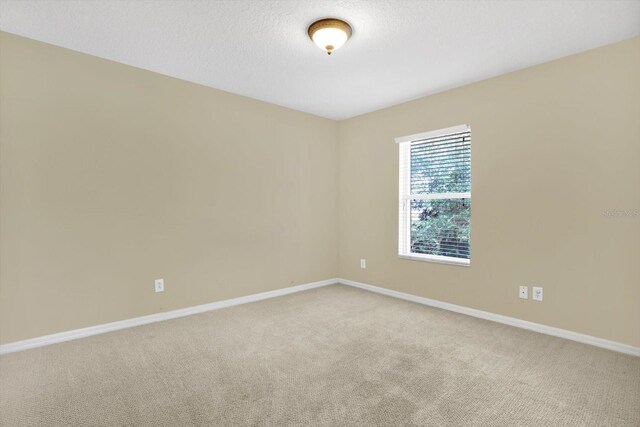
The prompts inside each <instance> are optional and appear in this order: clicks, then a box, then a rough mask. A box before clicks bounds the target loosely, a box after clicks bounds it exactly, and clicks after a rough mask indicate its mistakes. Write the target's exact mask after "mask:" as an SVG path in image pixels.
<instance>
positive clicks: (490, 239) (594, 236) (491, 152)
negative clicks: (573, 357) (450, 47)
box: [339, 38, 640, 346]
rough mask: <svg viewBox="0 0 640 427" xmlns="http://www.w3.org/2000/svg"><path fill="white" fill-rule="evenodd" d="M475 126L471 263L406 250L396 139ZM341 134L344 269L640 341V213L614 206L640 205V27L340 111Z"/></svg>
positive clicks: (371, 279)
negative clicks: (509, 69)
mask: <svg viewBox="0 0 640 427" xmlns="http://www.w3.org/2000/svg"><path fill="white" fill-rule="evenodd" d="M465 123H468V124H470V125H471V128H472V187H473V191H472V197H473V199H472V230H471V240H472V243H471V245H472V247H471V251H472V255H471V256H472V261H471V267H469V268H466V267H459V266H449V265H442V264H434V263H427V262H420V261H409V260H402V259H398V257H397V224H398V212H397V207H398V204H397V200H398V184H397V183H398V147H397V146H396V144H395V143H394V137H398V136H404V135H409V134H413V133H418V132H424V131H429V130H435V129H440V128H444V127H448V126H453V125H459V124H465ZM339 141H340V145H339V161H340V167H339V175H340V178H339V185H340V187H339V193H340V199H339V206H340V209H339V212H340V221H339V227H340V233H339V241H340V245H339V246H340V255H339V274H340V276H341V277H345V278H348V279H352V280H356V281H362V282H366V283H370V284H374V285H379V286H383V287H386V288H390V289H395V290H399V291H403V292H408V293H411V294H415V295H420V296H425V297H429V298H434V299H438V300H441V301H447V302H451V303H455V304H460V305H464V306H468V307H473V308H477V309H481V310H487V311H490V312H494V313H499V314H503V315H507V316H513V317H517V318H520V319H526V320H530V321H533V322H539V323H543V324H546V325H551V326H556V327H560V328H565V329H569V330H573V331H577V332H582V333H586V334H590V335H595V336H597V337H603V338H607V339H611V340H616V341H620V342H623V343H626V344H631V345H635V346H638V345H640V218H639V217H638V216H635V217H630V218H629V217H628V218H607V217H605V216H604V215H603V212H604V211H605V210H607V209H617V210H634V209H635V211H636V212H638V210H639V209H640V186H639V184H640V166H639V160H640V38H635V39H632V40H630V41H626V42H622V43H619V44H615V45H611V46H608V47H604V48H600V49H596V50H592V51H589V52H585V53H582V54H579V55H576V56H571V57H567V58H564V59H561V60H558V61H555V62H551V63H547V64H543V65H540V66H536V67H533V68H529V69H526V70H523V71H519V72H515V73H512V74H508V75H504V76H501V77H497V78H494V79H490V80H486V81H482V82H480V83H476V84H472V85H469V86H465V87H462V88H459V89H455V90H451V91H448V92H444V93H441V94H437V95H434V96H429V97H426V98H422V99H419V100H416V101H413V102H408V103H405V104H402V105H398V106H395V107H392V108H388V109H385V110H381V111H377V112H374V113H370V114H367V115H364V116H360V117H357V118H353V119H350V120H347V121H344V122H341V123H340V127H339ZM360 258H366V259H367V269H366V270H361V269H360V268H359V259H360ZM522 284H527V285H530V286H531V285H539V286H543V287H544V302H542V303H537V302H534V301H532V300H527V301H525V300H520V299H518V297H517V291H518V286H519V285H522ZM530 291H531V289H530Z"/></svg>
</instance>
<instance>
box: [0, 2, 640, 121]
mask: <svg viewBox="0 0 640 427" xmlns="http://www.w3.org/2000/svg"><path fill="white" fill-rule="evenodd" d="M324 17H338V18H342V19H345V20H346V21H348V22H350V23H351V24H352V26H353V29H354V34H353V37H352V39H351V40H350V41H349V42H347V44H346V45H345V46H343V47H342V49H340V50H339V51H337V52H336V53H335V54H334V55H332V56H330V57H329V56H327V55H326V54H325V53H323V52H322V51H321V50H320V49H319V48H317V47H316V46H315V45H314V44H313V43H312V42H311V41H310V40H309V38H308V37H307V34H306V30H307V26H308V25H309V24H310V23H311V22H313V21H314V20H316V19H318V18H324ZM0 29H2V30H3V31H8V32H11V33H15V34H19V35H23V36H26V37H30V38H33V39H36V40H42V41H45V42H48V43H52V44H55V45H58V46H63V47H66V48H70V49H74V50H77V51H80V52H85V53H89V54H92V55H96V56H99V57H103V58H107V59H111V60H114V61H118V62H122V63H125V64H129V65H133V66H136V67H140V68H144V69H147V70H151V71H155V72H158V73H162V74H166V75H169V76H173V77H178V78H181V79H184V80H189V81H193V82H197V83H200V84H203V85H207V86H211V87H214V88H218V89H222V90H225V91H229V92H233V93H237V94H241V95H245V96H249V97H252V98H256V99H260V100H264V101H268V102H271V103H274V104H278V105H283V106H286V107H290V108H293V109H296V110H301V111H306V112H309V113H313V114H317V115H320V116H324V117H328V118H332V119H344V118H348V117H352V116H355V115H358V114H362V113H366V112H369V111H372V110H377V109H380V108H383V107H386V106H390V105H393V104H397V103H400V102H403V101H407V100H410V99H414V98H417V97H420V96H424V95H428V94H431V93H435V92H440V91H443V90H445V89H449V88H452V87H456V86H460V85H463V84H467V83H471V82H474V81H478V80H482V79H485V78H488V77H492V76H496V75H499V74H503V73H506V72H510V71H513V70H517V69H521V68H524V67H528V66H531V65H534V64H538V63H542V62H546V61H550V60H553V59H556V58H559V57H562V56H566V55H570V54H573V53H576V52H580V51H583V50H586V49H590V48H594V47H597V46H602V45H606V44H609V43H613V42H616V41H620V40H623V39H626V38H630V37H633V36H636V35H638V34H640V1H638V0H635V1H616V0H609V1H472V0H469V1H398V0H396V1H391V0H389V1H375V0H369V1H347V0H325V1H316V0H308V1H275V0H270V1H269V0H263V1H260V0H254V1H251V0H234V1H213V0H211V1H187V0H182V1H175V0H164V1H158V0H153V1H151V0H130V1H126V0H93V1H87V0H82V1H76V0H73V1H66V0H58V1H41V0H31V1H15V0H0Z"/></svg>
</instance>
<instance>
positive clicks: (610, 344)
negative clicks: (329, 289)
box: [337, 279, 640, 356]
mask: <svg viewBox="0 0 640 427" xmlns="http://www.w3.org/2000/svg"><path fill="white" fill-rule="evenodd" d="M337 281H338V283H341V284H343V285H348V286H353V287H356V288H360V289H365V290H367V291H371V292H376V293H379V294H383V295H387V296H390V297H394V298H399V299H403V300H407V301H412V302H417V303H418V304H424V305H428V306H431V307H437V308H442V309H444V310H449V311H455V312H456V313H461V314H466V315H467V316H473V317H478V318H480V319H485V320H491V321H493V322H498V323H503V324H505V325H510V326H515V327H517V328H522V329H528V330H530V331H534V332H539V333H541V334H546V335H553V336H555V337H560V338H565V339H568V340H572V341H577V342H581V343H583V344H590V345H593V346H596V347H602V348H606V349H608V350H613V351H617V352H619V353H625V354H630V355H632V356H640V347H634V346H632V345H628V344H622V343H619V342H616V341H609V340H606V339H603V338H598V337H593V336H591V335H585V334H581V333H578V332H573V331H568V330H566V329H560V328H555V327H553V326H547V325H542V324H540V323H534V322H529V321H527V320H521V319H516V318H514V317H508V316H503V315H501V314H494V313H490V312H488V311H482V310H476V309H475V308H469V307H464V306H461V305H456V304H450V303H448V302H442V301H438V300H434V299H429V298H424V297H419V296H416V295H411V294H406V293H404V292H398V291H394V290H391V289H387V288H381V287H379V286H373V285H369V284H366V283H360V282H355V281H353V280H348V279H337Z"/></svg>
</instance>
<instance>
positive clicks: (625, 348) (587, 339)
mask: <svg viewBox="0 0 640 427" xmlns="http://www.w3.org/2000/svg"><path fill="white" fill-rule="evenodd" d="M334 283H341V284H343V285H348V286H353V287H356V288H360V289H364V290H367V291H371V292H376V293H379V294H383V295H387V296H390V297H394V298H399V299H403V300H407V301H412V302H416V303H419V304H424V305H428V306H431V307H437V308H442V309H444V310H449V311H454V312H456V313H461V314H466V315H468V316H473V317H477V318H480V319H485V320H491V321H493V322H498V323H503V324H505V325H510V326H515V327H517V328H522V329H528V330H530V331H534V332H539V333H542V334H547V335H553V336H556V337H560V338H565V339H568V340H572V341H577V342H581V343H584V344H590V345H593V346H596V347H602V348H606V349H608V350H613V351H617V352H620V353H625V354H630V355H632V356H640V347H634V346H631V345H628V344H622V343H619V342H615V341H610V340H606V339H603V338H598V337H593V336H591V335H585V334H581V333H578V332H573V331H568V330H566V329H560V328H555V327H552V326H547V325H542V324H540V323H534V322H529V321H527V320H521V319H516V318H514V317H508V316H503V315H500V314H494V313H490V312H488V311H482V310H476V309H475V308H469V307H464V306H461V305H456V304H450V303H447V302H442V301H438V300H434V299H430V298H425V297H419V296H416V295H411V294H407V293H404V292H399V291H394V290H391V289H387V288H381V287H379V286H373V285H369V284H366V283H360V282H355V281H353V280H348V279H327V280H321V281H319V282H312V283H306V284H304V285H297V286H291V287H288V288H282V289H276V290H275V291H268V292H262V293H259V294H253V295H247V296H244V297H239V298H232V299H228V300H224V301H217V302H212V303H209V304H202V305H196V306H193V307H187V308H182V309H179V310H173V311H165V312H162V313H156V314H150V315H148V316H142V317H134V318H133V319H126V320H120V321H117V322H112V323H105V324H102V325H96V326H90V327H88V328H82V329H75V330H72V331H66V332H60V333H58V334H52V335H45V336H42V337H37V338H32V339H28V340H24V341H16V342H12V343H8V344H3V345H0V355H2V354H8V353H14V352H17V351H22V350H28V349H30V348H35V347H42V346H45V345H49V344H56V343H61V342H64V341H70V340H75V339H78V338H84V337H89V336H92V335H98V334H103V333H105V332H111V331H117V330H120V329H126V328H131V327H134V326H140V325H146V324H149V323H154V322H160V321H162V320H169V319H175V318H178V317H184V316H189V315H191V314H197V313H203V312H205V311H212V310H218V309H221V308H226V307H232V306H234V305H240V304H246V303H250V302H255V301H260V300H264V299H268V298H275V297H279V296H282V295H288V294H292V293H294V292H300V291H306V290H308V289H313V288H319V287H321V286H327V285H332V284H334Z"/></svg>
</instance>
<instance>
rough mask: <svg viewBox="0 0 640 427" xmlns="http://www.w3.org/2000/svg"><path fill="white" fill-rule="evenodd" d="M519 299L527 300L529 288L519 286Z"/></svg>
mask: <svg viewBox="0 0 640 427" xmlns="http://www.w3.org/2000/svg"><path fill="white" fill-rule="evenodd" d="M520 298H522V299H528V298H529V287H528V286H520Z"/></svg>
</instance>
